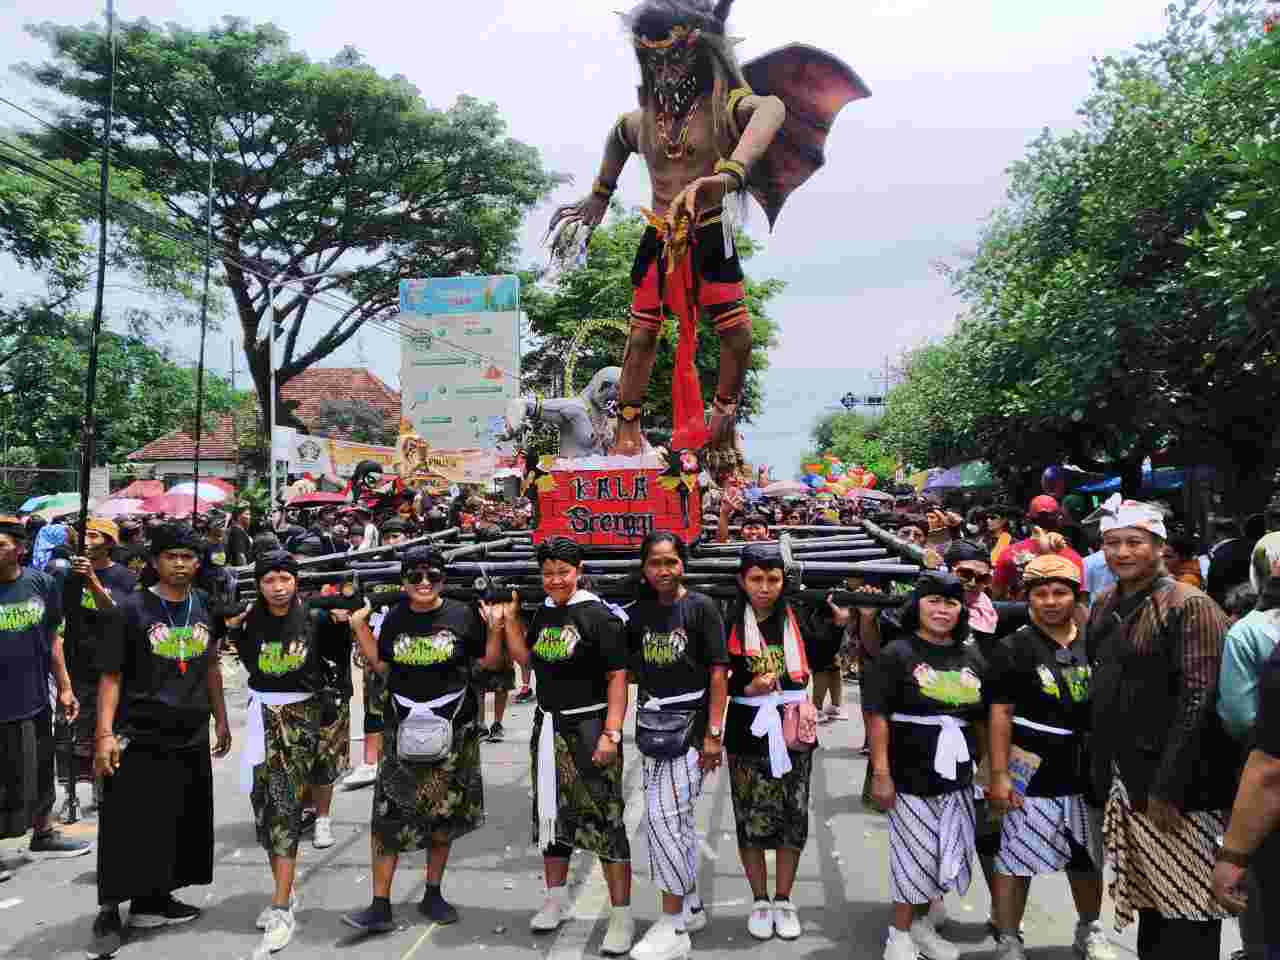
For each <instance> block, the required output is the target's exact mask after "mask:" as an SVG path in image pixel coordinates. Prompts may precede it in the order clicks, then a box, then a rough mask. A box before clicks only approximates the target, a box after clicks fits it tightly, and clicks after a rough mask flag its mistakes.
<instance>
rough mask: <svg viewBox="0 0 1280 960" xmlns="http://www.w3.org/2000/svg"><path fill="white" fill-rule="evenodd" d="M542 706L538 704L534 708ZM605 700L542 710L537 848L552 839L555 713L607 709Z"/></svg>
mask: <svg viewBox="0 0 1280 960" xmlns="http://www.w3.org/2000/svg"><path fill="white" fill-rule="evenodd" d="M538 709H539V710H542V708H541V707H539V708H538ZM608 709H609V704H607V703H593V704H591V706H589V707H574V708H573V709H572V710H559V711H556V712H554V713H553V712H551V711H550V710H542V729H541V730H539V731H538V849H539V850H544V849H546V847H548V846H550V845H551V844H553V843H555V841H556V811H557V810H558V809H559V807H560V799H559V791H558V789H557V783H556V724H555V718H556V717H572V716H574V715H575V714H579V713H596V712H597V711H600V710H608Z"/></svg>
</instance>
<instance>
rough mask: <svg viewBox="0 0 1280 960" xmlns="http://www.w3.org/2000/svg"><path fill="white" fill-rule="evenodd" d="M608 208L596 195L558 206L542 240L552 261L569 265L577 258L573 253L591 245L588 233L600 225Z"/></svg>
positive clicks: (603, 200) (602, 198) (606, 202)
mask: <svg viewBox="0 0 1280 960" xmlns="http://www.w3.org/2000/svg"><path fill="white" fill-rule="evenodd" d="M608 209H609V201H608V200H606V199H605V198H604V197H601V196H599V195H597V194H595V193H591V194H588V195H587V196H585V197H583V198H582V199H581V200H577V201H575V202H574V203H566V204H564V205H562V206H559V207H557V208H556V211H555V213H553V214H552V215H551V223H550V225H549V226H548V227H547V235H546V238H545V240H544V242H546V243H547V244H548V245H549V246H550V248H551V258H552V259H553V260H556V261H558V262H560V263H571V262H572V261H573V260H574V258H575V257H576V256H577V252H576V251H577V250H580V249H582V250H585V249H586V247H587V246H588V245H589V244H590V243H591V234H592V233H593V232H594V231H595V228H596V227H598V226H600V222H601V221H602V220H604V215H605V213H606V212H607V211H608Z"/></svg>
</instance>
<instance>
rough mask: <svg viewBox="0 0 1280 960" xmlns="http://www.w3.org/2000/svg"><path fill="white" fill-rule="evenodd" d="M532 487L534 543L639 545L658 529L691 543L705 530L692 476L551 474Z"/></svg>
mask: <svg viewBox="0 0 1280 960" xmlns="http://www.w3.org/2000/svg"><path fill="white" fill-rule="evenodd" d="M534 487H536V493H535V490H534V488H532V487H531V489H530V491H529V495H530V496H536V503H537V511H538V513H537V526H536V527H535V528H534V532H533V541H534V543H541V542H542V541H543V540H546V539H548V538H550V537H569V538H570V539H572V540H575V541H577V542H578V543H580V544H582V545H583V546H592V547H635V546H638V545H639V543H640V541H641V540H643V539H644V538H645V537H646V536H648V535H649V534H650V533H652V532H653V531H654V530H668V531H670V532H672V533H675V534H678V535H679V536H680V537H681V538H683V539H684V540H685V542H686V543H687V542H689V541H691V540H692V539H693V538H694V537H696V536H698V534H699V533H701V530H702V492H701V491H700V490H699V489H698V481H697V477H696V476H694V475H690V474H683V475H672V474H670V473H664V472H662V471H661V470H629V469H624V470H553V471H551V472H550V473H547V474H544V475H543V476H542V477H540V478H539V479H538V480H537V481H536V482H535V484H534Z"/></svg>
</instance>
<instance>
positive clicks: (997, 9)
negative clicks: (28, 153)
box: [0, 0, 1166, 472]
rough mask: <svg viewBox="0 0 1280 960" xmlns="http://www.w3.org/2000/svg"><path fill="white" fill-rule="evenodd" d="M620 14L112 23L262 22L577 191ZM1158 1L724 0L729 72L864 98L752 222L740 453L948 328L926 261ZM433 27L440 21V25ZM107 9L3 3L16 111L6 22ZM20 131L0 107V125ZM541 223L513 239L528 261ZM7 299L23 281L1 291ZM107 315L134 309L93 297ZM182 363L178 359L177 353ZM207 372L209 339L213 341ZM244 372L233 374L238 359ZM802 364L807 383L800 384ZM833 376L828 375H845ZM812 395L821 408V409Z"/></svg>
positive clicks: (467, 7) (765, 453)
mask: <svg viewBox="0 0 1280 960" xmlns="http://www.w3.org/2000/svg"><path fill="white" fill-rule="evenodd" d="M627 2H628V0H553V2H546V0H544V2H534V0H468V2H466V3H460V4H454V3H448V4H446V3H432V4H424V5H418V6H416V7H411V6H409V5H406V4H403V3H393V2H387V0H362V2H361V3H359V4H357V5H352V4H351V3H349V2H345V3H340V2H337V0H307V2H301V0H254V2H252V3H249V2H246V0H226V2H217V3H215V2H210V0H184V2H182V3H181V4H179V3H175V2H171V0H119V2H118V3H117V8H116V9H117V13H118V15H119V16H121V17H123V18H126V19H134V18H137V17H141V16H146V17H148V18H150V19H152V20H154V21H158V22H169V21H175V22H179V23H182V24H184V25H186V26H188V27H193V28H203V27H207V26H209V25H211V24H213V23H215V22H217V21H218V20H219V18H220V17H222V16H223V15H226V14H236V15H240V16H245V17H249V18H252V19H255V20H271V21H274V22H275V23H276V24H278V25H279V26H280V27H282V28H283V29H284V30H285V31H287V32H288V33H289V35H290V36H291V37H292V39H293V44H294V46H295V47H296V48H297V49H300V50H303V51H305V52H306V53H307V54H308V55H310V56H311V57H313V58H315V59H318V60H323V59H328V58H329V57H331V56H332V55H333V54H334V53H336V52H338V51H339V50H340V49H341V48H342V47H343V46H344V45H346V44H351V45H353V46H355V47H357V48H358V49H359V50H360V51H361V52H362V53H363V54H364V55H365V57H366V58H367V59H368V61H369V62H370V63H371V64H372V65H374V66H375V67H376V68H377V69H378V70H379V71H380V72H382V73H384V74H393V73H403V74H404V75H406V76H407V77H409V79H410V80H411V81H413V82H414V83H415V84H416V85H417V86H418V88H419V89H420V90H421V92H422V95H423V97H424V98H425V99H426V100H427V102H428V103H429V104H431V105H432V106H438V107H446V106H448V104H449V103H451V102H452V101H453V99H454V98H455V97H456V96H457V95H458V94H462V93H466V94H471V95H473V96H476V97H480V98H482V99H485V100H492V101H495V102H496V103H498V104H499V106H500V107H501V109H502V112H503V114H504V116H506V118H507V120H508V123H509V124H510V129H511V133H512V134H513V135H514V136H515V137H517V138H519V139H520V140H523V141H525V142H527V143H531V144H533V145H535V146H536V147H538V148H539V149H540V150H541V151H542V153H543V156H544V158H545V161H546V164H547V166H548V167H550V168H551V169H554V170H559V171H563V172H565V173H569V174H571V175H573V176H574V177H575V178H576V179H577V184H578V186H577V187H576V188H575V187H566V188H564V189H562V190H560V191H558V192H557V194H556V196H555V197H554V198H553V200H552V202H553V203H554V202H564V201H565V200H568V199H570V198H572V197H574V196H576V195H577V194H578V193H580V192H581V191H582V190H583V189H584V188H586V187H587V186H589V184H590V182H591V178H592V176H593V175H594V171H595V167H596V164H597V162H598V152H599V145H600V143H601V141H602V140H603V137H604V135H605V133H606V132H607V130H608V129H609V127H610V125H611V124H612V123H613V121H614V120H615V119H616V117H617V115H618V114H619V113H620V112H622V111H623V110H626V109H630V108H631V107H632V105H633V104H634V101H635V83H636V76H637V70H636V65H635V57H634V54H633V53H632V51H631V50H630V49H629V45H628V43H627V42H626V39H625V37H624V36H623V34H622V31H621V28H620V25H619V21H618V18H617V16H616V14H615V13H614V11H615V9H618V8H621V7H624V6H625V5H626V4H627ZM1165 3H1166V0H1075V2H1073V3H1069V4H1067V3H1055V2H1049V0H969V2H967V3H956V2H955V0H838V2H837V0H788V2H786V3H778V2H773V3H764V2H760V0H739V2H738V3H737V4H736V6H735V9H734V12H733V15H732V17H731V30H732V32H733V34H734V35H736V36H741V37H743V38H744V42H743V43H742V44H741V45H740V46H739V48H738V50H739V54H740V56H741V58H742V59H743V60H749V59H751V58H752V57H754V56H756V55H758V54H760V53H763V52H765V51H767V50H770V49H772V48H774V47H777V46H780V45H782V44H784V43H788V42H792V41H799V42H805V43H810V44H814V45H817V46H820V47H823V48H824V49H826V50H828V51H830V52H831V53H833V54H835V55H836V56H838V57H840V58H841V59H843V60H844V61H846V62H847V63H848V64H850V65H851V66H852V67H853V68H854V69H855V70H856V71H857V72H858V74H859V75H860V76H861V77H862V79H863V80H864V81H865V82H866V83H867V84H868V85H869V86H870V88H871V90H872V97H871V99H869V100H863V101H860V102H857V103H854V104H852V105H850V106H849V107H846V108H845V110H844V111H843V112H842V113H841V114H840V116H839V118H838V119H837V121H836V123H835V127H834V130H833V132H832V134H831V137H830V139H829V142H828V146H827V156H828V162H827V166H826V167H825V168H824V169H823V170H821V171H819V173H818V174H817V175H816V176H815V177H814V178H813V179H812V180H811V181H810V182H809V183H808V184H807V185H806V186H805V187H804V188H803V189H801V190H800V191H799V192H798V193H797V194H795V195H793V197H792V198H791V199H790V200H789V201H788V203H787V206H786V208H785V209H784V210H783V212H782V215H781V217H780V219H779V221H778V224H777V228H776V230H775V232H774V233H773V235H772V236H767V237H766V235H767V225H766V224H765V221H764V217H763V215H761V214H760V213H759V212H758V211H756V213H755V214H754V215H753V217H752V219H751V221H750V223H749V225H748V226H749V229H750V230H751V231H752V232H753V233H754V234H755V235H756V236H758V237H765V238H766V243H765V252H764V253H763V254H761V255H760V256H758V257H756V258H755V259H754V260H752V261H751V262H750V264H749V265H748V270H749V271H750V272H751V273H752V274H753V275H754V276H756V277H778V278H780V279H783V280H785V281H786V282H787V284H788V286H787V291H786V293H785V294H784V295H783V296H781V297H779V298H778V299H777V300H776V301H775V306H774V309H773V311H772V313H773V315H774V317H775V318H776V319H777V320H778V321H779V322H780V324H781V327H782V342H781V344H780V346H779V347H778V349H777V350H775V351H774V353H773V357H772V362H773V366H774V368H775V373H774V374H773V375H771V376H770V377H769V384H770V387H771V389H772V395H771V397H769V398H768V399H767V402H768V403H769V404H770V412H769V415H768V416H767V417H766V418H764V419H763V420H762V421H761V422H760V424H759V425H758V429H757V430H756V431H754V432H752V433H749V434H748V437H749V444H750V446H751V447H752V449H749V450H748V454H749V455H750V456H752V457H753V458H755V457H758V458H760V459H766V460H767V459H772V460H773V461H774V462H775V463H776V464H778V465H779V466H784V465H785V466H784V472H790V463H789V460H790V459H791V458H792V457H793V456H794V455H796V454H798V453H799V448H800V447H802V446H803V437H802V436H800V437H798V436H797V425H798V424H807V423H809V422H810V421H811V420H812V419H813V417H814V415H815V414H816V413H817V412H818V410H819V409H820V408H821V406H822V405H823V404H825V403H831V402H834V401H835V400H837V399H838V397H839V395H840V393H842V392H843V390H844V389H847V388H855V389H862V390H868V389H871V388H875V387H876V386H877V384H876V383H875V382H874V381H872V380H871V379H870V378H871V377H873V376H876V375H878V374H879V373H880V372H881V371H882V368H883V363H884V358H885V357H886V355H890V354H892V355H897V354H898V353H899V352H900V351H901V350H902V349H903V348H905V347H909V346H913V345H915V344H918V343H920V342H922V341H924V340H926V339H928V338H931V337H936V336H938V335H940V334H942V333H944V332H945V331H946V330H947V329H948V327H949V326H950V324H951V323H952V322H953V321H954V317H955V314H956V313H957V311H958V305H957V303H956V301H955V300H954V299H953V298H952V297H951V296H950V295H949V293H948V290H947V286H946V284H945V282H944V281H943V280H942V279H940V278H939V277H938V276H937V275H936V273H935V270H934V268H933V266H932V264H933V263H934V262H935V261H938V260H942V261H950V262H955V261H957V260H958V259H959V258H962V257H963V256H964V254H965V252H966V251H968V250H972V248H973V245H974V242H975V238H976V237H977V235H978V233H979V231H980V230H981V227H982V224H983V221H984V219H985V218H986V217H987V215H988V214H989V213H990V211H991V210H992V208H993V207H995V206H996V205H998V204H999V203H1000V202H1001V199H1002V197H1003V194H1004V190H1005V185H1006V177H1005V175H1004V170H1005V168H1006V167H1007V166H1008V165H1009V163H1010V162H1012V161H1013V160H1015V159H1018V158H1019V157H1020V156H1022V154H1023V152H1024V147H1025V144H1026V143H1027V142H1028V141H1029V140H1030V139H1032V138H1033V137H1034V136H1036V134H1037V133H1038V132H1039V131H1040V129H1041V128H1043V127H1046V126H1047V127H1049V128H1051V129H1053V130H1055V131H1065V130H1067V129H1070V128H1071V127H1072V126H1074V125H1075V122H1076V117H1075V110H1076V108H1077V107H1078V105H1079V104H1080V102H1081V100H1082V99H1083V98H1084V97H1085V96H1086V95H1087V93H1088V90H1089V73H1088V71H1089V66H1090V60H1091V58H1092V57H1095V56H1103V55H1106V54H1109V53H1117V52H1121V51H1123V50H1125V49H1127V48H1131V47H1132V46H1134V45H1135V44H1137V43H1139V42H1142V41H1144V40H1147V39H1150V38H1152V37H1153V36H1155V35H1157V34H1158V33H1159V32H1160V31H1161V30H1162V28H1163V24H1164V20H1163V9H1164V7H1165ZM445 10H448V14H447V15H445V14H444V11H445ZM102 11H103V7H100V6H99V5H98V4H96V3H82V2H75V0H0V23H3V24H4V26H5V27H7V29H4V30H2V31H0V62H2V63H3V64H4V65H5V67H6V69H5V70H4V71H0V95H3V96H5V97H7V98H9V99H12V100H16V101H18V102H21V103H24V104H27V105H31V104H32V101H33V98H34V96H36V92H35V91H34V90H32V88H31V87H30V86H28V85H27V84H26V83H25V82H24V81H22V80H21V79H20V78H18V77H16V76H14V75H13V73H12V71H10V70H8V69H7V67H8V66H9V65H12V64H14V63H18V62H22V61H38V60H39V59H40V58H41V57H42V56H43V55H44V52H45V51H44V48H43V46H42V45H41V44H38V43H36V42H35V41H33V40H31V39H30V38H29V37H27V36H26V35H25V34H24V33H22V32H21V31H20V29H19V27H20V26H21V25H23V24H26V23H30V22H33V21H39V20H46V19H49V20H55V21H60V22H70V23H84V22H87V21H89V20H92V19H94V18H101V16H102ZM23 122H24V121H23V118H22V117H21V116H20V115H18V114H16V113H15V112H14V111H12V110H11V109H10V108H8V107H7V106H5V105H3V104H0V125H13V126H20V125H22V124H23ZM619 196H620V198H621V199H622V201H623V202H624V203H625V204H626V205H627V206H635V205H640V204H646V203H647V202H648V200H649V194H648V185H647V180H646V177H645V174H644V170H643V167H642V166H641V165H640V164H639V163H638V161H637V160H636V159H634V158H633V160H632V163H631V164H630V165H629V167H628V169H627V172H626V173H625V175H624V176H623V178H622V181H621V187H620V193H619ZM547 213H548V210H547V209H540V210H538V211H536V213H535V214H534V216H533V217H532V218H531V221H530V223H529V224H528V229H527V231H526V259H527V260H533V259H535V258H537V257H539V256H541V254H540V252H539V250H538V249H537V246H536V241H537V239H538V237H540V236H541V232H542V229H543V227H544V226H545V222H546V217H547ZM5 279H6V287H7V288H8V289H9V290H10V291H13V290H23V289H28V288H29V282H28V281H26V278H21V277H17V276H13V271H12V269H10V270H9V271H8V273H7V274H6V275H5ZM108 293H109V299H108V308H109V309H110V308H113V307H114V308H116V309H120V308H123V307H125V306H127V305H128V303H129V302H130V301H131V300H132V299H136V297H135V295H133V294H131V293H130V292H129V291H127V290H121V289H116V290H113V291H108ZM310 316H311V317H314V318H315V322H317V323H319V322H320V317H321V316H323V313H322V312H320V311H315V312H313V313H312V314H311V315H310ZM175 339H176V340H177V341H178V349H179V350H180V351H182V352H183V353H185V354H187V355H188V356H189V355H191V354H192V353H193V352H194V342H193V341H192V340H191V339H190V338H189V337H187V336H186V335H185V334H179V335H178V336H177V337H176V338H175ZM210 356H211V362H212V363H213V364H214V365H215V366H218V367H220V368H222V369H225V368H226V366H227V362H228V346H227V335H226V334H223V335H219V336H216V337H214V338H212V339H211V346H210ZM361 358H362V359H363V361H364V362H365V363H367V364H368V365H369V366H370V367H372V368H373V369H374V370H375V371H376V372H378V373H379V374H380V375H381V376H383V377H384V378H385V379H387V380H388V381H389V382H392V383H395V382H396V380H397V372H398V369H399V347H398V344H397V343H396V342H395V341H394V340H392V338H391V337H390V336H389V335H388V334H385V333H381V332H377V331H372V330H371V331H368V332H365V333H364V334H363V335H362V336H361V337H360V338H359V343H358V344H355V343H353V344H352V345H351V346H350V347H349V348H348V349H346V350H344V351H342V353H340V354H339V355H337V356H335V357H334V358H333V359H332V360H331V361H329V362H330V363H341V362H348V363H355V362H357V360H358V359H361ZM240 362H241V363H243V361H242V360H241V361H240ZM814 369H820V370H822V371H823V372H822V373H821V374H815V375H814V376H812V377H806V376H805V375H803V374H798V373H796V371H806V370H814ZM842 371H843V372H842ZM828 394H829V395H828Z"/></svg>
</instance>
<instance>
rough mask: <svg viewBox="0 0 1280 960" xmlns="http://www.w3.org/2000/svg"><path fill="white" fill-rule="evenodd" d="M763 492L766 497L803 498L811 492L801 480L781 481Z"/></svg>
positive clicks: (770, 485) (772, 484)
mask: <svg viewBox="0 0 1280 960" xmlns="http://www.w3.org/2000/svg"><path fill="white" fill-rule="evenodd" d="M761 492H762V493H763V494H764V495H765V496H766V497H802V496H804V495H805V494H807V493H808V492H809V487H808V486H807V485H805V484H803V483H801V482H800V481H799V480H779V481H778V482H777V483H771V484H769V486H767V487H765V488H764V490H763V491H761Z"/></svg>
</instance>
